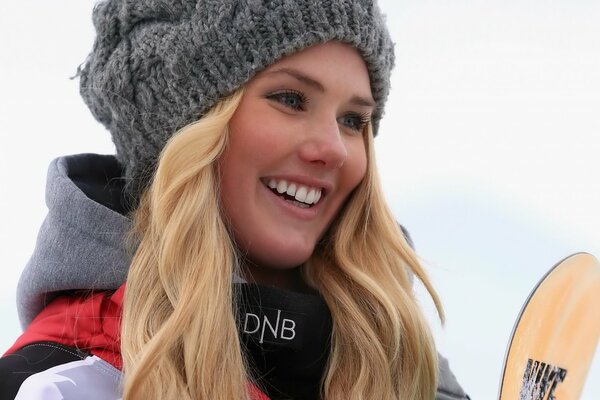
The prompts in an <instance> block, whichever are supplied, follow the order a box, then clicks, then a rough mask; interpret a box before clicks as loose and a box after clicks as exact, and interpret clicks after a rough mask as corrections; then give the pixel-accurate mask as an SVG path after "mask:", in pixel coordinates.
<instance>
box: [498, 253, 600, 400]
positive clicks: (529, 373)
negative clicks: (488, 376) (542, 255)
mask: <svg viewBox="0 0 600 400" xmlns="http://www.w3.org/2000/svg"><path fill="white" fill-rule="evenodd" d="M599 336H600V263H598V260H596V258H594V257H593V256H592V255H590V254H586V253H578V254H575V255H572V256H570V257H567V258H566V259H564V260H563V261H561V262H560V263H558V264H557V265H555V266H554V267H552V269H550V271H549V272H548V273H547V274H546V276H544V277H543V278H542V280H541V281H540V282H539V283H538V284H537V286H536V287H535V288H534V289H533V291H532V292H531V294H530V295H529V298H528V299H527V301H526V302H525V305H524V306H523V308H522V310H521V313H520V314H519V317H518V318H517V322H516V324H515V327H514V329H513V332H512V337H511V340H510V342H509V346H508V350H507V353H506V359H505V361H504V369H503V372H502V379H501V382H500V396H499V398H500V400H576V399H579V396H580V394H581V391H582V389H583V384H584V382H585V378H586V375H587V371H588V369H589V367H590V363H591V362H592V358H593V356H594V352H595V349H596V345H597V343H598V338H599Z"/></svg>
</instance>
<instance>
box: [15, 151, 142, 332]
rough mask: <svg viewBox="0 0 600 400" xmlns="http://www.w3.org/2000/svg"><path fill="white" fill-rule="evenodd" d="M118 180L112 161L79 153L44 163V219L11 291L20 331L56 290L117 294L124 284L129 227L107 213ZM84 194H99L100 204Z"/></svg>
mask: <svg viewBox="0 0 600 400" xmlns="http://www.w3.org/2000/svg"><path fill="white" fill-rule="evenodd" d="M119 177H120V167H119V164H118V163H117V161H116V159H115V158H114V157H113V156H103V155H95V154H81V155H77V156H68V157H61V158H58V159H56V160H54V161H52V163H51V164H50V167H49V168H48V179H47V184H46V205H47V207H48V215H47V216H46V218H45V220H44V222H43V223H42V226H41V228H40V231H39V233H38V237H37V243H36V246H35V250H34V252H33V255H32V256H31V259H30V260H29V262H28V263H27V265H26V267H25V269H24V270H23V273H22V274H21V278H20V279H19V285H18V287H17V309H18V313H19V319H20V322H21V326H22V327H23V328H26V327H27V326H28V325H29V323H30V322H31V321H32V320H33V318H35V316H36V315H37V314H38V313H39V312H40V311H41V310H42V309H43V308H44V307H45V306H46V304H48V303H49V302H50V301H52V299H54V298H55V297H56V296H57V295H58V294H60V292H62V291H66V290H107V289H109V290H110V289H117V288H118V287H119V286H120V285H121V284H122V283H123V282H124V281H125V278H126V276H127V269H128V267H129V262H130V259H131V257H130V256H129V255H128V254H127V252H126V250H125V247H124V239H125V234H126V233H127V232H128V230H129V228H130V226H131V223H130V220H129V219H128V218H127V217H125V216H124V215H122V214H119V213H118V212H117V211H114V210H113V209H111V208H109V207H110V206H111V203H115V204H117V203H118V200H119V196H120V195H119V194H118V193H120V190H119V187H120V186H122V181H121V180H120V179H119ZM84 190H85V191H86V192H88V193H90V194H91V193H103V194H104V195H103V198H102V203H104V204H102V203H101V202H98V201H94V200H91V199H90V197H88V195H86V193H85V192H84ZM115 208H118V207H115Z"/></svg>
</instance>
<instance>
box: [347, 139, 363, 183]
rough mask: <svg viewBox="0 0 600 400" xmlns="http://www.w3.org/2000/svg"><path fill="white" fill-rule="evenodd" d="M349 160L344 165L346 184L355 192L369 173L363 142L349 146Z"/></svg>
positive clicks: (354, 142) (352, 143) (355, 142)
mask: <svg viewBox="0 0 600 400" xmlns="http://www.w3.org/2000/svg"><path fill="white" fill-rule="evenodd" d="M347 152H348V158H347V159H346V162H345V163H344V167H343V168H344V174H343V177H344V184H345V185H346V186H348V187H349V189H350V190H353V189H354V188H355V187H356V186H358V184H359V183H360V181H361V180H362V179H363V178H364V177H365V174H366V173H367V152H366V148H365V145H364V142H363V141H362V140H360V141H352V142H351V143H350V144H349V145H348V146H347Z"/></svg>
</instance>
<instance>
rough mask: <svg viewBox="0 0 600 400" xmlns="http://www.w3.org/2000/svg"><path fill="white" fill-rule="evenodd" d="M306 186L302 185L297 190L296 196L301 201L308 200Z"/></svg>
mask: <svg viewBox="0 0 600 400" xmlns="http://www.w3.org/2000/svg"><path fill="white" fill-rule="evenodd" d="M306 192H307V189H306V186H300V187H299V188H298V190H297V191H296V196H294V197H295V198H296V200H298V201H301V202H303V203H304V202H306Z"/></svg>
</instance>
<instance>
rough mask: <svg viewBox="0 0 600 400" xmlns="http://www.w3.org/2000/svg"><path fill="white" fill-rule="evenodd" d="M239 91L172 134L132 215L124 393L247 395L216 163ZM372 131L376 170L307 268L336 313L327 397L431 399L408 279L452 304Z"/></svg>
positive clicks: (429, 371)
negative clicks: (408, 224)
mask: <svg viewBox="0 0 600 400" xmlns="http://www.w3.org/2000/svg"><path fill="white" fill-rule="evenodd" d="M242 96H243V89H240V90H238V91H237V92H236V93H234V94H233V95H231V96H230V97H228V98H226V99H224V100H222V101H220V102H219V103H218V104H217V105H215V106H214V107H213V109H212V110H211V111H210V112H208V113H207V114H206V115H205V116H204V117H203V118H201V119H200V120H199V121H197V122H196V123H194V124H191V125H189V126H187V127H185V128H183V129H182V130H180V131H179V132H178V133H177V134H175V135H174V136H173V137H172V138H171V140H170V141H169V142H168V143H167V145H166V146H165V148H164V150H163V152H162V154H161V156H160V160H159V162H158V167H157V171H156V174H155V177H154V180H153V182H152V184H151V186H150V187H149V188H148V189H147V190H146V192H145V193H144V194H143V195H142V197H141V201H140V204H139V206H138V208H137V210H136V211H135V213H134V229H133V231H132V234H133V236H132V237H133V238H134V241H135V243H136V246H137V250H136V252H135V255H134V257H133V260H132V263H131V266H130V270H129V275H128V278H127V289H126V295H125V302H124V313H123V319H122V343H121V346H122V354H123V361H124V372H125V381H124V399H126V400H134V399H135V400H137V399H141V400H150V399H190V400H191V399H194V400H197V399H207V400H208V399H210V400H232V399H236V400H237V399H249V398H250V395H249V386H248V384H249V382H251V381H252V372H251V371H249V370H248V368H247V364H246V361H245V357H244V354H243V350H242V347H241V345H240V338H239V336H238V331H237V328H236V318H235V307H234V298H235V297H234V293H233V288H232V286H233V285H232V277H233V275H234V273H240V271H237V269H239V268H240V267H239V260H238V258H237V250H236V248H235V245H234V243H233V241H232V239H231V237H230V234H229V230H228V227H227V226H226V224H225V223H224V219H223V217H222V213H221V208H220V200H219V171H218V167H217V164H218V163H217V162H216V161H217V160H218V159H219V156H220V155H221V153H222V152H223V150H224V148H225V147H226V145H227V138H228V122H229V120H230V119H231V117H232V115H233V114H234V112H235V110H236V108H237V106H238V104H239V102H240V100H241V98H242ZM364 138H365V139H364V140H365V146H366V150H367V160H368V161H367V171H366V175H365V177H364V179H363V180H362V181H361V183H360V184H359V185H358V187H357V188H356V189H355V190H354V192H353V193H352V194H351V195H350V197H349V199H348V201H347V202H346V204H345V206H344V207H343V208H342V210H340V212H339V214H338V216H337V217H336V219H335V220H334V222H333V223H332V224H331V226H330V227H329V229H328V230H327V232H326V233H325V235H324V237H323V238H322V239H321V240H320V242H319V243H318V244H317V246H316V248H315V250H314V252H313V254H312V256H311V258H310V259H309V260H308V261H307V262H306V263H305V264H304V265H303V266H302V267H301V268H302V272H303V275H304V277H305V279H306V281H307V283H308V284H310V285H311V286H313V287H314V288H315V289H317V290H318V292H319V293H320V294H321V295H322V296H323V298H324V299H325V301H326V302H327V304H328V306H329V309H330V310H331V315H332V319H333V332H332V338H331V351H330V356H329V360H328V366H327V369H326V372H325V373H324V376H323V378H322V397H323V398H324V399H386V400H387V399H390V400H391V399H396V400H397V399H411V400H412V399H414V400H431V399H433V398H434V396H435V390H436V378H437V353H436V350H435V346H434V343H433V339H432V336H431V334H430V331H429V328H428V326H427V323H426V321H425V318H424V316H423V314H422V312H421V310H420V308H419V305H418V304H417V301H416V299H415V295H414V293H413V289H412V279H411V275H414V276H416V277H417V278H418V279H419V280H420V281H421V282H423V284H424V286H425V287H426V288H427V290H428V291H429V293H430V295H431V296H432V298H433V301H434V303H435V305H436V307H437V309H438V313H439V315H440V318H441V319H442V320H443V312H442V308H441V305H440V301H439V299H438V296H437V294H436V293H435V291H434V289H433V288H432V286H431V284H430V281H429V280H428V278H427V276H426V274H425V272H424V271H423V269H422V267H421V266H420V264H419V262H418V260H417V257H416V256H415V253H414V252H413V251H412V249H411V248H410V246H409V245H408V244H407V242H406V240H405V238H404V236H403V234H402V232H401V230H400V229H399V227H398V225H397V224H396V222H395V219H394V216H393V215H392V213H391V212H390V210H389V208H388V207H387V205H386V203H385V200H384V197H383V194H382V191H381V188H380V184H379V180H378V177H377V173H376V167H375V159H374V152H373V142H372V140H373V135H372V131H371V127H370V126H368V127H367V128H366V131H365V135H364Z"/></svg>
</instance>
